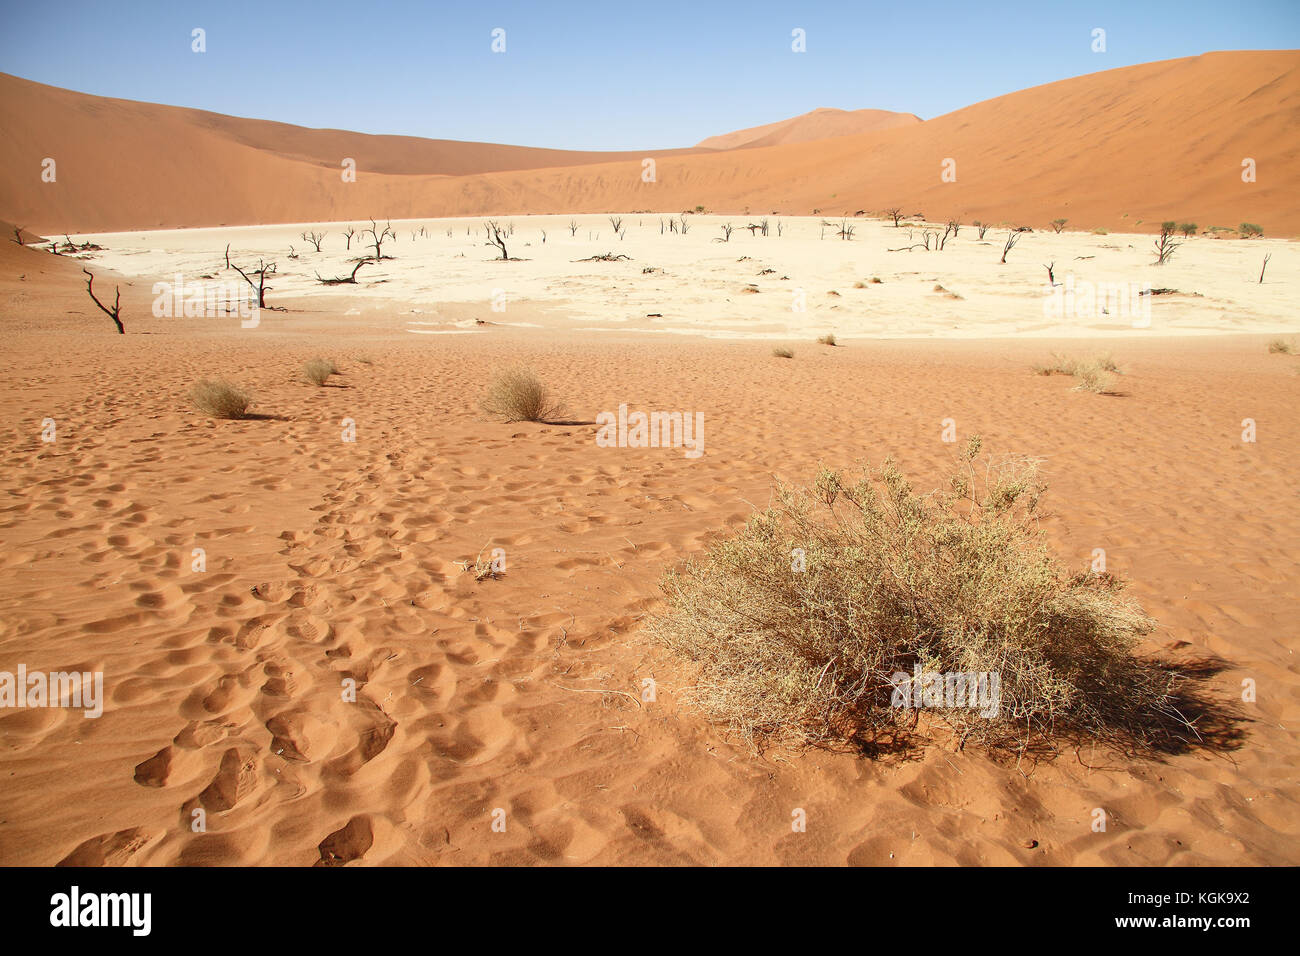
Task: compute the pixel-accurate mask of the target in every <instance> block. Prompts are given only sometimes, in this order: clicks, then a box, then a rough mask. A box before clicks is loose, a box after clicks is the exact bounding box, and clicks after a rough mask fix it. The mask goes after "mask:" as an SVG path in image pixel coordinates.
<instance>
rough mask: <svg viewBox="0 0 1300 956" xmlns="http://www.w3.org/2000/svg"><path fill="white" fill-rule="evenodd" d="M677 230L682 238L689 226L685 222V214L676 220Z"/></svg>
mask: <svg viewBox="0 0 1300 956" xmlns="http://www.w3.org/2000/svg"><path fill="white" fill-rule="evenodd" d="M677 229H678V231H679V232H681V234H682V235H683V236H684V235H686V232H687V230H688V229H690V225H689V224H688V223H687V222H686V213H682V215H681V218H680V219H678V220H677Z"/></svg>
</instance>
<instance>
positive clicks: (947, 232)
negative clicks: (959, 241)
mask: <svg viewBox="0 0 1300 956" xmlns="http://www.w3.org/2000/svg"><path fill="white" fill-rule="evenodd" d="M959 228H960V227H959V226H958V225H957V223H956V222H955V221H953V220H951V219H949V220H948V224H947V225H946V226H944V227H943V235H942V236H940V235H939V234H938V233H935V246H934V248H935V249H936V250H937V251H939V252H943V247H944V246H946V245H947V244H948V237H949V236H955V235H957V230H958V229H959Z"/></svg>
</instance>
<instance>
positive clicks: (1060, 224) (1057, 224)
mask: <svg viewBox="0 0 1300 956" xmlns="http://www.w3.org/2000/svg"><path fill="white" fill-rule="evenodd" d="M1069 221H1070V220H1068V219H1053V220H1052V228H1053V229H1055V230H1056V234H1057V235H1058V236H1059V235H1060V234H1061V230H1062V229H1064V228H1065V224H1066V223H1067V222H1069Z"/></svg>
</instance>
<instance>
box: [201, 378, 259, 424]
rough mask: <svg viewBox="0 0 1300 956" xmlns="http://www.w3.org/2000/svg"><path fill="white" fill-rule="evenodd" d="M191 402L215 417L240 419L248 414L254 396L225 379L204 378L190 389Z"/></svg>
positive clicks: (206, 413)
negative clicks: (212, 379)
mask: <svg viewBox="0 0 1300 956" xmlns="http://www.w3.org/2000/svg"><path fill="white" fill-rule="evenodd" d="M189 398H190V402H191V403H192V404H193V405H194V407H195V408H197V409H198V410H199V411H201V412H203V414H205V415H211V416H212V417H213V418H230V419H240V418H245V417H247V415H248V407H249V406H250V405H252V404H253V396H252V394H251V393H249V392H248V391H247V390H246V389H243V388H240V387H239V386H238V385H233V384H231V383H230V382H225V381H211V380H209V379H204V380H202V381H200V382H196V383H195V384H194V387H193V388H191V389H190V394H189Z"/></svg>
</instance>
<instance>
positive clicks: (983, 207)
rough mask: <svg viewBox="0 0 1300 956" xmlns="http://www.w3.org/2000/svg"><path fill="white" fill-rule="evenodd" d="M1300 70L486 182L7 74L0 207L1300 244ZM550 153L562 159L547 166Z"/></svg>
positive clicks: (184, 219) (126, 223) (1060, 96)
mask: <svg viewBox="0 0 1300 956" xmlns="http://www.w3.org/2000/svg"><path fill="white" fill-rule="evenodd" d="M1298 67H1300V52H1296V51H1263V52H1226V53H1207V54H1205V55H1202V56H1198V57H1189V58H1184V59H1178V60H1167V61H1162V62H1158V63H1147V64H1143V65H1140V66H1133V67H1125V68H1123V69H1118V70H1112V71H1108V72H1104V73H1095V74H1091V75H1088V76H1084V77H1078V78H1074V79H1069V80H1062V81H1060V82H1057V83H1052V84H1048V85H1046V86H1040V87H1035V88H1033V89H1029V90H1022V91H1020V92H1017V93H1012V94H1009V95H1007V96H1001V97H998V98H996V99H992V100H988V101H986V102H983V103H978V104H976V105H974V106H970V107H967V108H965V109H962V110H958V111H956V112H954V113H949V114H947V115H946V116H941V117H938V118H936V119H933V120H929V121H927V122H924V123H918V124H913V125H911V126H906V127H900V128H896V129H890V130H880V131H876V132H869V133H860V134H857V135H853V136H840V137H836V138H833V139H825V140H818V141H816V142H805V143H789V144H786V145H776V146H767V147H761V148H754V149H742V150H732V151H727V152H721V153H700V154H695V155H663V154H661V155H660V156H658V157H657V170H656V177H655V181H654V182H649V183H647V182H645V181H643V179H642V162H641V159H642V156H640V155H637V156H635V157H624V158H619V159H614V160H611V159H610V158H609V157H608V156H607V155H605V154H595V156H596V159H593V158H592V154H582V161H583V163H584V164H583V165H568V166H561V167H550V168H531V169H506V168H505V167H507V166H511V165H517V164H518V163H520V162H537V160H529V159H526V158H524V157H522V156H517V157H514V158H508V157H506V156H498V155H497V151H498V150H505V149H509V148H508V147H495V146H492V147H486V146H481V145H479V144H473V145H472V149H473V150H476V151H477V152H476V153H474V157H477V158H475V159H474V160H473V161H475V162H481V163H482V164H483V165H482V166H480V167H479V168H480V169H487V170H488V171H482V172H478V173H475V174H473V175H436V176H435V175H416V174H406V175H398V174H396V173H385V172H375V171H374V170H376V169H379V168H385V164H389V163H391V164H392V165H391V167H390V168H393V169H404V168H408V166H407V165H406V164H409V163H411V162H414V159H413V156H414V152H415V151H416V150H417V147H415V146H410V147H409V148H410V151H411V152H410V153H409V154H404V155H406V158H405V159H401V158H390V157H389V156H388V154H387V153H385V151H384V149H382V148H378V147H377V148H376V149H375V150H374V152H373V153H372V154H370V155H369V156H368V155H367V154H365V153H362V155H359V156H356V157H355V158H356V159H357V160H358V168H359V170H360V173H359V176H358V181H357V182H355V183H344V182H343V181H342V178H341V176H340V174H339V171H338V170H337V169H336V168H334V159H333V157H328V158H327V154H328V152H329V149H330V148H333V146H334V145H335V144H333V143H329V144H328V145H327V140H328V137H329V136H338V137H340V140H339V142H338V144H337V145H339V146H340V149H339V151H340V152H341V151H342V149H341V147H342V146H343V145H351V144H352V142H353V140H348V139H347V136H348V134H342V133H339V134H319V135H320V136H322V137H326V139H322V140H319V141H318V140H314V139H312V137H311V136H310V135H308V134H309V133H310V131H299V132H295V133H294V135H293V136H286V142H285V143H281V144H278V146H279V149H280V150H281V151H279V152H271V151H267V150H265V149H260V148H257V146H255V145H245V144H243V143H240V142H237V141H232V140H231V139H230V138H229V137H228V136H227V135H226V134H225V132H223V130H226V131H228V129H227V128H225V127H222V126H221V124H220V123H217V124H216V127H215V128H214V127H213V126H211V125H209V126H208V127H206V128H205V127H203V126H201V125H198V124H196V123H195V122H194V121H193V117H195V116H199V115H202V114H196V113H194V112H193V111H184V110H164V109H163V108H161V107H152V106H148V105H144V104H135V103H126V102H123V101H114V100H104V99H100V98H97V97H88V96H83V95H81V94H73V93H68V92H65V91H60V90H52V89H50V88H47V87H40V86H38V85H36V84H31V83H26V82H25V81H21V80H15V79H13V78H6V79H4V80H3V81H2V82H0V91H2V95H0V126H3V128H4V129H5V130H6V131H7V133H8V135H7V137H6V138H5V139H4V140H3V142H0V170H3V173H4V175H3V177H2V178H0V216H4V217H6V218H8V219H10V220H13V221H16V222H18V223H20V224H22V225H24V226H27V227H29V228H33V229H37V230H41V231H59V232H62V231H65V230H68V231H74V232H75V231H78V230H80V231H96V230H111V229H131V228H145V227H156V226H186V225H219V224H223V223H228V224H235V223H241V224H250V223H270V222H296V221H297V222H301V221H322V220H330V219H357V218H362V217H366V216H371V215H374V216H381V217H392V218H394V219H396V218H414V217H425V216H454V215H480V214H487V213H495V214H509V213H529V212H534V213H544V212H600V211H607V210H621V211H626V210H630V209H656V210H680V209H685V208H694V207H695V206H697V205H704V206H707V207H709V208H710V209H712V210H714V211H718V212H724V213H740V212H742V211H743V210H745V209H746V208H748V207H753V208H754V210H755V211H762V212H767V211H769V210H776V211H779V212H783V213H804V214H806V213H808V212H810V211H812V210H814V209H820V210H822V211H823V213H824V214H826V215H840V214H842V213H844V212H846V211H847V212H849V213H852V212H854V211H856V210H859V209H864V210H878V209H881V208H883V207H886V206H892V205H901V206H903V207H904V208H905V211H906V212H908V213H912V212H924V213H926V214H927V215H928V216H929V217H930V218H932V219H940V220H942V219H943V218H945V217H949V216H959V217H962V218H963V219H965V220H969V219H972V218H981V219H986V220H992V221H996V222H1001V221H1007V222H1013V223H1023V224H1032V225H1035V226H1042V225H1045V224H1046V223H1048V222H1050V221H1051V220H1052V219H1055V218H1058V217H1065V218H1067V219H1069V220H1070V227H1071V228H1091V227H1097V226H1105V227H1108V228H1111V229H1115V228H1120V227H1122V228H1125V229H1129V230H1131V229H1133V228H1134V227H1135V226H1137V225H1138V224H1139V223H1142V222H1145V223H1146V224H1147V226H1148V227H1149V226H1150V224H1151V223H1152V222H1153V221H1157V222H1158V221H1159V220H1162V219H1170V218H1177V219H1179V220H1194V221H1196V222H1197V223H1198V224H1199V225H1200V226H1201V227H1202V228H1205V227H1208V226H1214V225H1219V226H1235V225H1237V224H1239V223H1241V222H1242V221H1250V222H1256V223H1259V224H1260V225H1262V226H1263V227H1264V229H1265V232H1266V233H1268V234H1271V235H1293V234H1295V233H1297V232H1300V181H1298V180H1300V176H1297V173H1296V169H1297V168H1298V166H1300V71H1298ZM208 115H209V116H210V114H208ZM209 122H210V123H213V122H215V121H212V120H210V121H209ZM229 122H232V123H233V122H236V121H229ZM287 129H292V128H287ZM258 135H259V136H261V135H269V134H262V133H259V134H258ZM356 141H358V142H359V141H360V138H358V139H357V140H356ZM259 142H261V140H259ZM266 142H270V140H267V141H266ZM367 142H370V140H367ZM448 149H450V147H448ZM357 151H358V152H360V150H357ZM399 153H400V150H399ZM479 154H482V155H481V156H480V155H479ZM345 155H346V154H345ZM303 156H307V157H309V159H304V158H301V157H303ZM43 157H52V158H56V159H57V161H58V181H57V183H42V182H41V181H40V176H39V172H40V164H41V160H42V158H43ZM1246 158H1249V159H1253V160H1254V161H1255V164H1256V169H1257V181H1256V182H1253V183H1244V182H1242V178H1241V174H1242V162H1243V159H1246ZM945 159H952V160H954V162H955V164H956V166H955V168H956V174H957V178H956V181H955V182H943V181H942V180H941V178H940V173H941V169H942V165H941V164H942V163H943V161H944V160H945ZM552 160H554V161H563V160H562V159H560V158H558V157H556V156H554V155H548V159H547V160H546V161H547V162H550V161H552ZM465 164H466V165H468V166H472V165H473V162H471V160H470V159H466V160H465ZM464 168H466V166H465V165H456V166H454V167H453V166H448V167H447V169H448V170H449V171H451V172H455V171H457V170H463V169H464Z"/></svg>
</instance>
